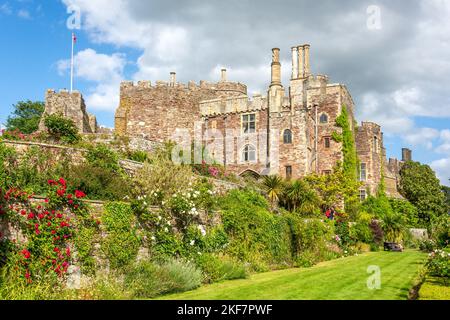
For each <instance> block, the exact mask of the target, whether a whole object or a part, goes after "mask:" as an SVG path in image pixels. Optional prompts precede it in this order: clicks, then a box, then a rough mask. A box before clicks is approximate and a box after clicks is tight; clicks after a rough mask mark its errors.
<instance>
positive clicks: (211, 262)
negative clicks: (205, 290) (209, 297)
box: [197, 254, 247, 283]
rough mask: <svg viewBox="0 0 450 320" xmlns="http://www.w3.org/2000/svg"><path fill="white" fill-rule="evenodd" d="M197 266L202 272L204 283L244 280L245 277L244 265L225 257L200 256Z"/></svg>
mask: <svg viewBox="0 0 450 320" xmlns="http://www.w3.org/2000/svg"><path fill="white" fill-rule="evenodd" d="M197 265H198V266H199V267H200V268H201V269H202V271H203V277H204V278H203V281H204V282H205V283H213V282H219V281H223V280H235V279H245V278H246V277H247V271H246V269H245V267H244V265H243V264H241V263H239V262H237V261H236V260H234V259H232V258H229V257H227V256H216V255H213V254H202V255H200V256H199V257H198V258H197Z"/></svg>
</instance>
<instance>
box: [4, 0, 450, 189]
mask: <svg viewBox="0 0 450 320" xmlns="http://www.w3.org/2000/svg"><path fill="white" fill-rule="evenodd" d="M280 3H281V4H282V5H274V3H273V2H271V1H268V0H260V1H256V0H254V1H246V2H242V1H237V0H229V2H227V4H225V3H223V2H222V1H217V0H211V1H195V0H186V1H181V2H177V1H162V0H161V1H158V0H155V1H151V2H150V1H139V0H49V1H36V0H0V40H1V43H2V50H0V71H1V72H0V88H1V89H0V90H1V95H0V97H1V98H0V122H2V123H4V122H5V121H6V118H7V116H8V115H9V114H10V112H11V110H12V107H11V106H12V104H14V103H16V102H17V101H20V100H27V99H30V100H41V101H43V100H44V96H45V91H46V90H47V89H48V88H52V89H61V88H68V87H69V75H68V70H67V65H68V64H67V62H68V61H67V59H69V58H70V46H71V30H69V29H68V28H67V27H66V21H67V19H68V17H69V14H68V13H67V8H68V7H70V6H76V8H78V9H79V10H80V12H81V17H82V20H81V29H80V30H76V33H77V37H78V42H77V45H76V54H77V57H76V62H77V66H76V79H75V89H78V90H80V91H81V92H82V93H83V95H84V96H85V99H86V102H87V105H88V109H89V111H90V112H92V113H94V114H95V115H97V118H98V120H99V122H100V124H102V125H105V126H108V127H113V125H114V110H115V109H116V107H117V104H118V89H119V84H120V81H121V80H124V79H130V80H144V79H145V80H147V79H148V80H151V81H153V82H154V81H156V80H167V79H168V77H169V72H170V71H176V72H177V77H178V80H179V81H181V82H187V81H189V80H195V81H199V80H202V79H204V80H216V79H218V77H219V70H220V68H221V67H226V68H227V69H229V78H230V79H231V80H236V81H240V82H243V83H246V84H248V86H249V93H250V94H251V93H252V92H254V91H258V92H264V91H265V90H266V87H267V84H268V82H269V78H270V59H271V53H270V49H271V48H272V47H280V48H281V49H282V64H283V79H284V85H285V86H286V87H287V86H288V78H289V75H290V56H289V55H290V52H289V51H290V47H291V46H293V45H297V44H301V43H310V44H311V64H312V70H313V72H314V73H320V74H327V75H329V76H330V79H331V81H332V82H341V83H344V84H346V85H347V87H348V88H349V90H350V92H351V93H352V95H353V98H354V100H355V102H356V105H357V106H356V109H357V117H358V120H359V121H362V120H364V121H374V122H377V123H379V124H381V125H382V126H383V131H384V133H385V146H386V148H387V154H388V157H401V148H402V147H409V148H411V149H413V150H414V154H413V156H414V159H415V160H418V161H421V162H423V163H427V164H431V165H432V167H433V168H434V169H435V170H436V171H437V172H438V174H439V177H440V178H441V180H442V181H443V182H445V183H447V184H448V182H447V181H448V179H449V178H450V94H449V92H448V85H447V84H448V83H450V61H449V59H450V37H449V34H450V1H447V2H446V1H440V0H429V1H420V0H416V1H408V2H406V1H405V2H403V1H402V2H401V3H400V2H395V3H391V2H390V1H387V0H386V1H375V0H374V1H365V0H362V1H353V0H351V1H346V2H345V4H343V3H341V2H339V1H331V0H321V1H317V2H312V1H300V0H284V1H281V2H280ZM373 5H375V6H376V8H379V11H380V12H379V19H380V23H379V28H374V29H373V28H372V29H371V28H369V24H368V21H369V20H368V19H369V18H370V17H371V15H370V12H372V11H370V10H371V9H369V8H372V7H371V6H373ZM237 9H239V11H237ZM273 21H282V23H275V24H274V23H273ZM366 22H367V23H366Z"/></svg>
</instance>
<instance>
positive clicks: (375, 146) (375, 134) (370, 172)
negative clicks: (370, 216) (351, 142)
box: [356, 122, 384, 195]
mask: <svg viewBox="0 0 450 320" xmlns="http://www.w3.org/2000/svg"><path fill="white" fill-rule="evenodd" d="M356 149H357V153H358V158H359V160H360V163H361V164H365V165H366V179H365V180H363V181H364V182H365V185H366V188H367V189H368V191H369V192H370V194H372V195H375V194H376V193H377V190H378V186H379V185H380V183H381V172H382V171H381V170H382V169H383V161H384V146H383V136H382V132H381V127H380V126H379V125H377V124H375V123H371V122H363V123H362V125H361V126H360V127H358V131H357V134H356Z"/></svg>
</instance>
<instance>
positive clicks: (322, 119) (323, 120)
mask: <svg viewBox="0 0 450 320" xmlns="http://www.w3.org/2000/svg"><path fill="white" fill-rule="evenodd" d="M320 123H328V116H327V115H326V114H325V113H322V114H321V115H320Z"/></svg>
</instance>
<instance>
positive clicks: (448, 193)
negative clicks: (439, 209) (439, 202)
mask: <svg viewBox="0 0 450 320" xmlns="http://www.w3.org/2000/svg"><path fill="white" fill-rule="evenodd" d="M442 192H444V194H445V198H446V201H445V202H446V203H447V210H448V211H449V212H450V187H447V186H442Z"/></svg>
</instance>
